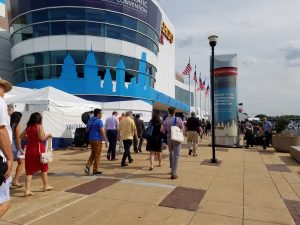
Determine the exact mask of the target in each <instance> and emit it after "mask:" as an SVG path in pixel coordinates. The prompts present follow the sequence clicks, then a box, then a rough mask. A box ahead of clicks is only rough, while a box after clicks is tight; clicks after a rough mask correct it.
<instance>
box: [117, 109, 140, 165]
mask: <svg viewBox="0 0 300 225" xmlns="http://www.w3.org/2000/svg"><path fill="white" fill-rule="evenodd" d="M131 116H132V112H126V117H125V118H123V119H122V120H121V122H120V126H119V129H120V140H121V141H123V146H124V153H123V157H122V162H121V166H128V164H127V163H126V159H127V158H128V162H129V163H132V162H133V159H132V158H131V155H130V147H131V145H132V142H133V139H134V137H137V131H136V126H135V123H134V121H133V119H131Z"/></svg>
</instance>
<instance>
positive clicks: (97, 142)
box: [84, 109, 107, 175]
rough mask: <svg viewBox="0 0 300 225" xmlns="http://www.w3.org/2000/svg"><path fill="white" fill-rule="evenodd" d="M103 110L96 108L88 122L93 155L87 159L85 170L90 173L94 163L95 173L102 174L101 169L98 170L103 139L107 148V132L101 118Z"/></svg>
mask: <svg viewBox="0 0 300 225" xmlns="http://www.w3.org/2000/svg"><path fill="white" fill-rule="evenodd" d="M101 117H102V110H101V109H94V116H93V117H92V118H90V119H89V121H88V124H87V131H88V136H89V142H90V145H91V155H90V158H89V160H88V161H87V164H86V167H85V169H84V172H85V173H86V174H87V175H88V174H90V167H91V166H92V164H93V174H94V175H100V174H102V172H101V171H99V170H98V168H99V163H100V157H101V151H102V141H105V147H106V148H107V140H106V136H105V132H104V129H103V122H102V120H101Z"/></svg>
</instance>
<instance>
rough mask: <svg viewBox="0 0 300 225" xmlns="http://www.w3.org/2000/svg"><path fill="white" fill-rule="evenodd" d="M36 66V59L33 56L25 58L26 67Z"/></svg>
mask: <svg viewBox="0 0 300 225" xmlns="http://www.w3.org/2000/svg"><path fill="white" fill-rule="evenodd" d="M31 66H35V58H34V55H33V54H30V55H26V56H24V67H31Z"/></svg>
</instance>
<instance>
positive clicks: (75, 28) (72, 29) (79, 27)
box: [68, 22, 86, 35]
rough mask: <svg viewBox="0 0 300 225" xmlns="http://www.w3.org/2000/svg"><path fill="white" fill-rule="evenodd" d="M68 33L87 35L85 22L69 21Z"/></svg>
mask: <svg viewBox="0 0 300 225" xmlns="http://www.w3.org/2000/svg"><path fill="white" fill-rule="evenodd" d="M68 34H77V35H85V34H86V32H85V23H84V22H68Z"/></svg>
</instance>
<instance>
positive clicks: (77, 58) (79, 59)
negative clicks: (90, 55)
mask: <svg viewBox="0 0 300 225" xmlns="http://www.w3.org/2000/svg"><path fill="white" fill-rule="evenodd" d="M70 55H71V56H72V58H73V59H74V62H75V64H84V63H85V59H86V54H85V52H84V51H72V52H70Z"/></svg>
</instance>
